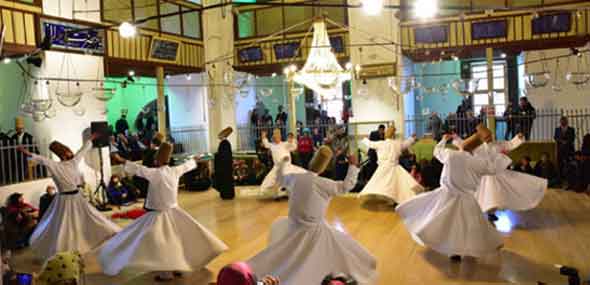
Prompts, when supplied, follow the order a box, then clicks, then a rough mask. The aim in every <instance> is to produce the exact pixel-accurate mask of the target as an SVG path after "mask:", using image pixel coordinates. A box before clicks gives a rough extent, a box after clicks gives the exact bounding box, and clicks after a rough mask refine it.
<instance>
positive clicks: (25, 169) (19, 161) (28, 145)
mask: <svg viewBox="0 0 590 285" xmlns="http://www.w3.org/2000/svg"><path fill="white" fill-rule="evenodd" d="M14 131H15V134H14V135H12V137H11V138H10V140H11V142H12V145H14V146H19V145H22V146H24V147H25V149H27V150H28V151H29V152H31V153H35V154H38V153H39V150H38V149H37V146H36V145H34V143H35V141H34V139H33V135H31V134H29V133H28V132H26V131H25V120H24V119H23V118H21V117H17V118H16V119H15V120H14ZM12 169H13V171H12V182H22V181H25V180H27V179H28V177H29V176H30V175H32V173H29V163H28V160H27V156H25V155H23V154H22V153H21V152H16V153H14V154H13V158H12ZM39 170H40V168H39ZM36 174H41V172H37V173H36Z"/></svg>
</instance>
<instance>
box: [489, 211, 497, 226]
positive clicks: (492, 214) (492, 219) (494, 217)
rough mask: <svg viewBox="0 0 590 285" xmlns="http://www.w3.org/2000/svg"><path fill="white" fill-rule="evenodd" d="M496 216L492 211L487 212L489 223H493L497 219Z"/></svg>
mask: <svg viewBox="0 0 590 285" xmlns="http://www.w3.org/2000/svg"><path fill="white" fill-rule="evenodd" d="M498 220H499V219H498V216H496V214H494V213H488V221H490V223H492V224H493V223H494V222H496V221H498Z"/></svg>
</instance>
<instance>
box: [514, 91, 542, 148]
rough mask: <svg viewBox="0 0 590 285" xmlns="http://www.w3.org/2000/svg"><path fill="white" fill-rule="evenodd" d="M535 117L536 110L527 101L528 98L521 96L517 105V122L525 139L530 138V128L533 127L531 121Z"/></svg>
mask: <svg viewBox="0 0 590 285" xmlns="http://www.w3.org/2000/svg"><path fill="white" fill-rule="evenodd" d="M536 117H537V112H536V110H535V108H534V107H533V105H531V103H530V102H529V99H528V98H527V97H521V98H520V100H519V107H518V124H519V130H520V132H521V133H523V134H524V137H525V138H526V140H527V141H528V140H530V138H531V129H532V128H533V121H534V120H535V118H536Z"/></svg>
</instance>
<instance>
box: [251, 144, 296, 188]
mask: <svg viewBox="0 0 590 285" xmlns="http://www.w3.org/2000/svg"><path fill="white" fill-rule="evenodd" d="M262 146H264V147H265V148H267V149H269V150H270V152H271V155H272V161H273V164H274V165H273V167H272V169H271V170H270V171H269V172H268V174H267V175H266V177H264V180H263V181H262V184H261V185H260V191H261V192H262V194H263V195H264V196H271V197H280V196H284V195H287V193H288V192H286V191H281V190H283V189H282V188H284V190H290V189H292V187H293V185H289V184H288V183H287V184H284V183H282V182H281V181H285V180H283V179H282V178H281V177H280V173H279V171H278V165H279V163H284V166H282V167H283V169H284V171H285V172H289V171H291V170H296V169H297V167H295V166H294V165H293V164H292V163H291V152H292V151H295V150H297V144H296V143H295V142H289V141H286V142H283V141H282V142H279V143H274V142H273V143H271V142H269V141H268V139H267V138H262ZM285 159H286V161H284V162H283V160H285Z"/></svg>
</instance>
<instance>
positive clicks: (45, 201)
mask: <svg viewBox="0 0 590 285" xmlns="http://www.w3.org/2000/svg"><path fill="white" fill-rule="evenodd" d="M56 194H57V191H56V190H55V187H54V186H53V185H47V188H46V189H45V194H43V195H42V196H41V198H40V199H39V219H42V218H43V215H44V214H45V211H47V209H49V205H51V202H53V198H55V196H56Z"/></svg>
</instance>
